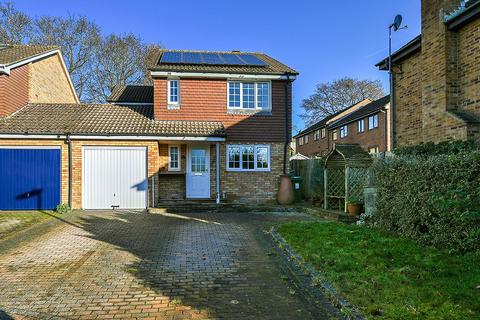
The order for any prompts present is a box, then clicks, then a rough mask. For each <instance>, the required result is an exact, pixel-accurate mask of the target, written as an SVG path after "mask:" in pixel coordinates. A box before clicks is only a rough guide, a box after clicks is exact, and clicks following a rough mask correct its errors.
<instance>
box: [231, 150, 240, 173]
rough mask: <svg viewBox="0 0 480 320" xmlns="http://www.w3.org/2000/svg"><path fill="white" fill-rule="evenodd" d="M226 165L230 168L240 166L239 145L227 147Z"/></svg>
mask: <svg viewBox="0 0 480 320" xmlns="http://www.w3.org/2000/svg"><path fill="white" fill-rule="evenodd" d="M228 167H229V168H231V169H236V168H237V169H238V168H240V148H239V147H229V149H228Z"/></svg>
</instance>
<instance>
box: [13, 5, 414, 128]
mask: <svg viewBox="0 0 480 320" xmlns="http://www.w3.org/2000/svg"><path fill="white" fill-rule="evenodd" d="M14 3H15V5H16V7H17V8H18V9H20V10H22V11H24V12H27V13H28V14H30V15H32V16H40V15H61V16H62V15H66V14H68V13H71V14H80V15H86V16H87V17H89V18H90V19H92V20H94V21H95V22H96V23H97V24H98V25H100V26H101V28H102V29H103V32H104V33H129V32H132V33H135V34H137V35H139V36H140V37H142V38H143V39H144V40H145V41H146V42H149V43H161V44H162V45H164V46H165V47H168V48H172V49H199V50H200V49H204V50H243V51H261V52H265V53H267V54H269V55H271V56H273V57H274V58H276V59H278V60H280V61H282V62H284V63H286V64H287V65H289V66H291V67H293V68H294V69H296V70H298V71H299V72H300V76H299V77H298V79H297V80H296V81H295V83H294V96H293V99H294V100H293V114H294V116H293V121H294V124H295V125H296V126H297V127H298V128H299V129H301V128H303V126H304V124H303V122H302V121H301V119H300V118H299V117H298V115H299V114H300V113H301V109H300V103H301V100H302V99H304V98H307V97H308V96H309V95H310V94H312V92H313V90H314V88H315V85H316V84H317V83H321V82H327V81H332V80H335V79H338V78H341V77H345V76H350V77H356V78H365V79H373V80H375V79H380V80H381V81H382V82H383V83H384V86H385V89H387V88H388V77H387V74H386V73H385V72H380V71H378V70H377V69H376V68H375V67H374V64H375V63H376V62H378V61H379V60H381V59H382V58H383V57H385V55H386V54H387V53H388V42H387V41H388V38H387V32H388V29H387V27H388V25H389V23H390V22H391V21H392V20H393V18H394V17H395V15H396V14H402V15H403V17H404V22H405V23H406V24H407V25H408V29H406V30H401V31H399V32H398V33H396V34H395V37H394V44H393V47H394V49H396V48H399V47H400V46H401V45H403V44H404V43H406V42H407V41H408V40H410V39H411V38H413V37H415V36H416V35H418V34H419V33H420V1H419V0H364V1H358V0H343V1H326V0H316V1H315V0H312V1H303V0H297V1H284V0H276V1H273V0H242V1H232V0H229V1H227V0H223V1H217V0H213V1H211V0H203V1H199V0H184V1H158V0H157V1H155V0H136V1H119V0H105V1H103V0H96V1H91V0H83V1H65V0H42V1H33V0H30V1H14Z"/></svg>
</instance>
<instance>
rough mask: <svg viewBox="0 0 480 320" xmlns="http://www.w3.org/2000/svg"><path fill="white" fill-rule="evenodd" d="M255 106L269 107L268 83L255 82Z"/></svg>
mask: <svg viewBox="0 0 480 320" xmlns="http://www.w3.org/2000/svg"><path fill="white" fill-rule="evenodd" d="M257 107H258V108H261V109H270V83H269V82H258V83H257Z"/></svg>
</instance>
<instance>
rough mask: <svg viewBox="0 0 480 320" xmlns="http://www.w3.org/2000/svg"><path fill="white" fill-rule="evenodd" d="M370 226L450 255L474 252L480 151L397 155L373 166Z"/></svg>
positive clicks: (479, 227)
mask: <svg viewBox="0 0 480 320" xmlns="http://www.w3.org/2000/svg"><path fill="white" fill-rule="evenodd" d="M373 173H374V175H375V182H376V183H375V184H376V185H377V189H378V196H377V203H376V210H375V213H374V214H373V215H372V216H371V217H370V218H369V219H366V223H367V225H375V226H378V227H381V228H384V229H387V230H390V231H394V232H397V233H400V234H402V235H405V236H407V237H410V238H413V239H415V240H417V241H418V242H420V243H422V244H424V245H433V246H436V247H438V248H446V249H448V250H450V251H463V252H466V251H477V250H479V249H480V241H479V239H480V200H479V199H480V151H478V150H475V149H472V150H470V151H466V150H463V151H458V152H452V153H450V154H441V153H439V154H438V155H434V156H430V157H427V156H425V154H421V155H415V156H412V155H408V156H405V155H402V156H394V157H392V158H387V159H385V160H381V159H378V160H377V161H376V162H375V163H374V165H373Z"/></svg>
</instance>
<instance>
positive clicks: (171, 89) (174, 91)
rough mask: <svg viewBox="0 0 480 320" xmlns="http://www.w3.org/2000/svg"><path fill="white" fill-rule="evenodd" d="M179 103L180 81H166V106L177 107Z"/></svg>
mask: <svg viewBox="0 0 480 320" xmlns="http://www.w3.org/2000/svg"><path fill="white" fill-rule="evenodd" d="M179 102H180V80H178V79H169V80H168V105H169V106H174V107H178V104H179Z"/></svg>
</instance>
